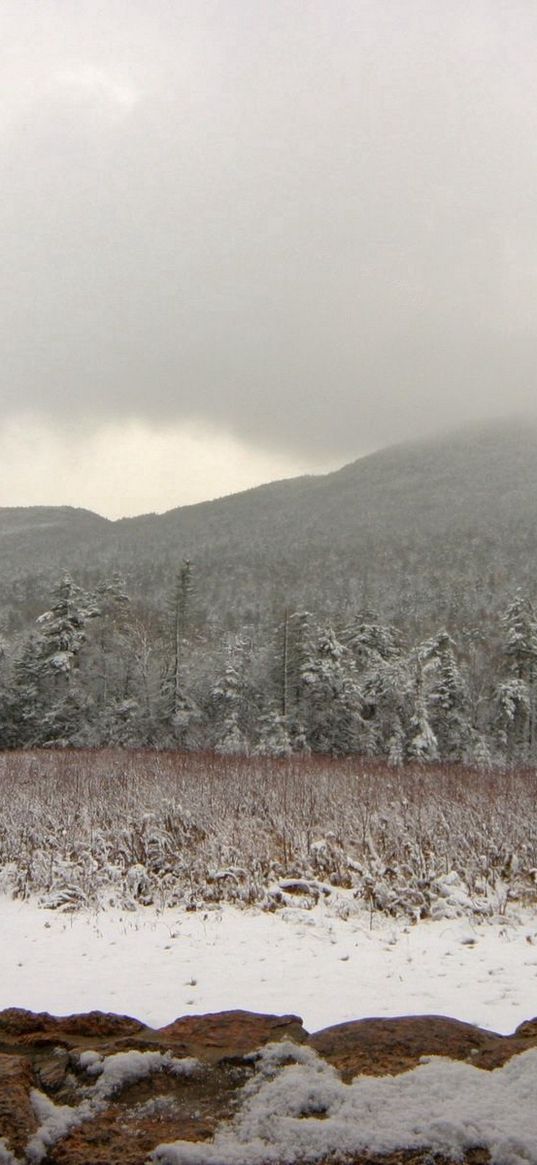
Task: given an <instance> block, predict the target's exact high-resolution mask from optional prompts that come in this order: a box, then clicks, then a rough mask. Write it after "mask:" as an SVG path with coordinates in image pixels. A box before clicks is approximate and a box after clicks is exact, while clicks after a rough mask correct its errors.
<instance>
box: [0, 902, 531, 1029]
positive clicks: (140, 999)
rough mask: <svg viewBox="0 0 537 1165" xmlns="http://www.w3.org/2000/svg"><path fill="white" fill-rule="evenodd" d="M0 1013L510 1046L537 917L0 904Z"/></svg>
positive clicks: (524, 1008)
mask: <svg viewBox="0 0 537 1165" xmlns="http://www.w3.org/2000/svg"><path fill="white" fill-rule="evenodd" d="M0 934H1V948H2V975H1V978H0V1008H3V1007H15V1006H16V1007H25V1008H29V1009H31V1010H34V1011H50V1012H52V1013H53V1014H58V1015H62V1014H63V1015H65V1014H69V1013H71V1012H82V1011H88V1010H91V1009H94V1008H98V1009H101V1010H103V1011H116V1012H122V1013H128V1014H130V1015H133V1016H136V1017H137V1018H139V1019H141V1020H143V1021H145V1022H147V1023H148V1024H150V1025H151V1026H154V1027H159V1026H162V1025H164V1024H166V1023H168V1022H170V1021H171V1020H173V1019H175V1018H176V1017H177V1016H180V1015H185V1014H189V1013H190V1014H201V1013H203V1012H208V1011H219V1010H224V1009H228V1008H237V1007H240V1008H245V1009H248V1010H252V1011H264V1012H271V1013H285V1012H294V1013H296V1014H298V1015H301V1016H302V1017H303V1020H304V1024H305V1026H306V1028H307V1029H308V1030H309V1031H315V1030H318V1029H320V1028H323V1027H326V1026H328V1025H330V1024H335V1023H340V1022H342V1021H344V1020H351V1019H359V1018H361V1017H364V1016H385V1015H410V1014H443V1015H450V1016H453V1017H455V1018H457V1019H462V1020H467V1021H469V1022H471V1023H475V1024H479V1025H480V1026H482V1027H487V1028H491V1029H493V1030H495V1031H499V1032H505V1033H508V1032H511V1031H513V1030H514V1028H515V1027H516V1026H517V1025H518V1024H519V1023H521V1021H522V1020H524V1019H528V1018H530V1017H533V1016H535V1015H537V916H536V915H535V914H534V913H529V912H526V913H525V914H524V913H522V912H521V913H519V914H518V916H517V917H516V918H515V917H514V916H512V917H510V918H506V919H502V920H499V921H498V920H497V921H496V922H490V921H486V922H481V923H479V924H477V923H473V922H471V921H468V920H460V919H459V920H457V919H453V920H442V921H436V922H420V923H418V924H417V925H415V926H410V925H408V924H405V922H404V921H398V922H388V921H386V920H385V919H382V918H381V917H379V916H375V917H374V918H373V927H372V929H371V930H370V929H369V918H368V916H367V915H366V914H360V915H355V916H353V917H351V918H349V919H347V920H344V919H342V918H339V917H337V916H335V915H333V914H332V913H331V912H330V910H329V909H328V908H327V907H326V906H325V905H323V903H319V905H318V906H317V907H316V908H315V909H314V910H312V911H304V910H298V909H297V910H294V909H293V910H289V909H288V910H284V911H281V912H279V913H275V914H270V913H263V912H261V911H257V910H255V909H243V910H239V909H237V908H234V907H231V906H225V907H222V908H219V909H214V910H207V911H199V912H195V913H188V912H182V911H180V910H177V909H173V910H167V911H164V912H160V913H159V912H157V911H156V910H154V909H153V908H147V909H140V910H139V911H137V912H133V913H128V912H125V911H119V910H108V911H106V912H105V913H99V914H94V913H76V914H61V913H58V912H57V911H50V910H43V909H40V908H39V907H38V906H37V904H34V903H32V902H21V901H16V900H11V899H9V898H7V897H5V898H2V899H0Z"/></svg>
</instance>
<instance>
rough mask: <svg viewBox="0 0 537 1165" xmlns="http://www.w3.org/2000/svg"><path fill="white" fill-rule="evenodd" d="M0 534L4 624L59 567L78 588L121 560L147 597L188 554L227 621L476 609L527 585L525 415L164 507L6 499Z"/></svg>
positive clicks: (209, 605)
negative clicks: (126, 515)
mask: <svg viewBox="0 0 537 1165" xmlns="http://www.w3.org/2000/svg"><path fill="white" fill-rule="evenodd" d="M0 546H1V549H2V557H1V564H0V583H1V585H2V589H3V598H2V603H1V606H2V608H3V610H4V612H5V613H6V612H7V611H8V610H10V611H11V616H12V617H13V618H15V619H17V620H18V614H17V612H18V611H20V610H21V608H26V611H27V612H28V613H29V612H30V610H31V609H32V608H33V607H34V606H35V608H36V609H37V608H38V607H39V606H40V605H41V604H42V603H43V602H44V601H46V593H47V588H49V586H50V584H51V582H52V581H53V580H55V579H57V578H58V577H59V576H60V575H61V574H62V573H64V572H66V571H68V572H70V573H72V574H73V575H74V576H75V577H76V578H77V581H80V582H81V583H83V584H87V583H90V582H93V581H95V580H96V579H97V578H99V577H100V576H102V575H106V574H110V573H111V572H114V571H115V572H119V573H121V574H122V575H123V576H125V579H126V585H127V589H128V591H129V593H130V594H131V595H132V596H133V597H136V598H141V597H143V600H144V602H145V603H146V604H149V606H151V607H155V608H158V607H159V606H160V605H161V603H162V601H163V599H164V597H165V595H166V593H167V592H168V591H169V588H170V587H172V586H173V579H174V577H175V574H176V572H177V569H178V567H179V565H180V564H181V562H182V561H183V560H184V559H185V558H188V559H190V560H191V561H192V562H193V563H194V566H195V573H196V585H197V588H198V600H199V602H200V604H201V606H202V607H203V609H204V611H205V614H209V613H211V612H212V613H213V615H216V617H218V618H222V619H224V620H226V621H227V622H228V624H230V625H233V623H234V622H237V623H239V622H241V621H244V620H245V619H246V620H254V621H257V620H263V619H264V618H265V617H267V616H268V615H269V614H270V615H271V616H272V614H273V613H274V612H277V611H278V610H281V609H283V607H293V606H304V605H305V606H308V607H313V608H314V609H316V610H324V611H326V612H327V613H331V612H334V611H341V609H342V608H343V610H344V611H348V610H350V609H352V608H356V607H359V606H364V605H366V606H372V607H374V608H375V609H376V610H378V611H379V612H380V613H381V614H382V615H383V616H384V617H385V618H390V619H394V620H399V621H402V622H410V623H415V622H416V621H418V622H419V621H423V620H424V621H425V622H427V621H428V620H430V619H432V620H435V621H438V620H439V619H440V620H442V621H444V622H446V621H447V622H449V621H450V620H452V619H454V618H455V619H457V620H460V619H461V618H464V617H466V616H467V617H471V618H473V617H475V616H476V615H478V614H479V613H480V612H481V613H482V612H486V611H489V610H490V609H494V608H495V607H496V606H497V604H498V603H499V602H501V601H502V599H503V597H504V596H505V595H506V594H507V593H508V592H509V591H510V590H511V589H512V588H513V587H515V586H517V585H520V586H524V587H526V588H529V590H530V591H532V590H533V578H534V576H535V571H536V568H537V425H535V424H534V423H528V424H526V423H524V422H522V421H517V422H511V423H509V424H505V423H502V424H499V423H496V422H495V423H491V424H489V425H482V426H479V427H478V426H474V427H471V428H468V429H465V430H463V431H460V432H455V433H451V434H449V435H447V436H439V437H437V438H436V439H433V440H420V441H416V442H415V443H407V444H402V445H397V446H393V447H391V448H387V449H384V450H381V451H380V452H377V453H374V454H372V455H369V456H367V457H363V458H360V459H359V460H357V461H355V462H353V463H352V464H349V465H347V466H345V467H344V468H343V469H340V470H338V471H336V472H333V473H329V474H326V475H324V476H319V477H301V478H296V479H294V480H291V481H282V482H274V483H271V484H269V485H265V486H261V487H258V488H256V489H251V490H247V491H245V492H244V493H240V494H234V495H231V496H229V497H224V498H222V499H219V500H216V501H210V502H204V503H201V504H198V505H195V506H186V507H180V508H177V509H174V510H170V511H169V512H167V513H165V514H162V515H158V514H147V515H142V516H140V517H137V518H130V519H122V520H119V521H115V522H113V521H109V520H107V519H105V518H101V517H100V516H98V515H96V514H93V513H91V512H89V511H87V510H77V509H72V508H69V507H35V506H32V507H28V508H20V509H10V508H3V509H0Z"/></svg>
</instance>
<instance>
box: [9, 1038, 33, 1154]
mask: <svg viewBox="0 0 537 1165" xmlns="http://www.w3.org/2000/svg"><path fill="white" fill-rule="evenodd" d="M35 1083H36V1082H35V1077H34V1072H33V1069H32V1065H31V1063H30V1061H29V1060H28V1059H26V1058H25V1057H24V1056H5V1055H2V1054H0V1138H2V1139H3V1140H4V1141H5V1143H6V1145H7V1146H8V1147H9V1148H10V1149H11V1150H12V1151H13V1152H14V1153H17V1154H19V1153H22V1151H23V1149H24V1146H25V1145H26V1143H27V1141H28V1139H29V1138H30V1137H31V1136H32V1134H33V1133H34V1132H35V1130H36V1129H37V1120H36V1117H35V1113H34V1110H33V1108H32V1105H31V1102H30V1090H31V1089H32V1088H34V1087H35Z"/></svg>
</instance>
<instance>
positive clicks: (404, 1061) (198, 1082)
mask: <svg viewBox="0 0 537 1165" xmlns="http://www.w3.org/2000/svg"><path fill="white" fill-rule="evenodd" d="M282 1040H285V1041H290V1042H291V1043H295V1044H299V1045H303V1044H307V1045H309V1046H311V1047H312V1048H313V1049H314V1050H315V1051H316V1052H317V1053H318V1054H319V1055H320V1056H322V1057H323V1058H324V1059H326V1060H327V1061H328V1062H330V1063H331V1064H333V1065H334V1067H335V1068H337V1070H338V1071H339V1072H340V1073H341V1075H342V1077H343V1079H344V1080H350V1079H352V1078H353V1077H354V1076H356V1075H358V1074H366V1075H367V1074H369V1075H387V1074H391V1075H395V1074H398V1073H401V1072H403V1071H406V1070H408V1069H409V1068H412V1067H414V1066H415V1065H417V1064H418V1063H419V1062H420V1060H421V1059H422V1057H424V1056H431V1055H441V1056H448V1057H449V1058H451V1059H454V1060H464V1061H466V1062H468V1063H471V1064H472V1065H474V1066H477V1067H480V1068H484V1069H493V1068H497V1067H499V1066H500V1065H502V1064H504V1063H505V1062H506V1061H507V1060H508V1059H509V1058H510V1057H512V1056H513V1055H516V1054H517V1053H519V1052H521V1051H525V1050H527V1049H528V1048H529V1047H533V1046H537V1020H531V1021H528V1022H526V1023H524V1024H522V1025H521V1026H520V1028H518V1029H517V1031H516V1032H515V1033H514V1035H512V1036H501V1035H496V1034H495V1033H493V1032H488V1031H483V1030H481V1029H479V1028H476V1027H472V1026H471V1025H470V1024H465V1023H460V1022H458V1021H456V1020H452V1019H446V1018H443V1017H439V1016H425V1017H421V1016H420V1017H404V1018H400V1019H366V1020H359V1021H357V1022H355V1023H346V1024H339V1025H338V1026H336V1027H332V1028H328V1029H326V1030H325V1031H322V1032H317V1033H315V1034H314V1035H308V1033H307V1032H306V1031H305V1030H304V1027H303V1025H302V1022H301V1020H300V1019H299V1018H298V1017H297V1016H292V1015H288V1016H267V1015H253V1014H251V1013H248V1012H244V1011H232V1012H224V1013H221V1014H217V1015H206V1016H194V1017H185V1018H180V1019H177V1020H176V1021H175V1022H174V1023H172V1024H169V1025H167V1026H166V1027H164V1028H161V1029H159V1030H154V1029H152V1028H148V1027H146V1026H144V1025H143V1024H142V1023H140V1022H138V1021H137V1020H135V1019H131V1018H129V1017H126V1016H111V1015H103V1014H101V1013H100V1012H92V1013H90V1014H88V1015H76V1016H68V1017H62V1018H56V1017H53V1016H50V1015H47V1014H46V1013H43V1014H39V1015H34V1014H32V1013H31V1012H27V1011H21V1010H18V1009H9V1010H7V1011H3V1012H0V1163H1V1165H4V1162H6V1165H7V1163H9V1165H13V1162H27V1161H43V1162H47V1163H50V1165H53V1163H54V1165H144V1163H145V1162H146V1161H147V1160H148V1157H149V1155H150V1153H151V1152H152V1150H153V1149H154V1148H155V1147H156V1146H157V1145H159V1144H162V1143H169V1142H172V1141H175V1140H185V1141H197V1142H200V1141H204V1140H209V1139H210V1138H211V1137H212V1135H213V1134H214V1132H215V1130H216V1129H217V1127H218V1126H219V1125H220V1124H221V1122H223V1121H225V1120H228V1119H229V1118H231V1117H232V1116H233V1115H234V1114H235V1113H236V1111H237V1109H238V1106H239V1104H240V1101H241V1089H242V1086H243V1085H244V1084H245V1083H246V1082H247V1081H248V1080H249V1079H250V1078H251V1076H252V1074H253V1072H254V1064H253V1057H252V1053H254V1052H255V1051H256V1050H257V1049H259V1048H261V1047H262V1046H264V1045H266V1044H269V1043H274V1042H280V1041H282ZM129 1053H132V1055H129ZM426 1156H427V1154H426V1153H425V1152H423V1153H421V1152H418V1153H416V1152H415V1151H414V1152H408V1151H406V1150H405V1149H404V1148H403V1146H402V1147H401V1152H400V1153H398V1154H395V1155H394V1154H392V1155H391V1156H390V1157H389V1158H388V1157H385V1158H383V1159H382V1161H383V1165H418V1163H419V1162H422V1161H424V1160H425V1159H426ZM375 1160H376V1159H375V1158H372V1157H371V1156H368V1157H367V1162H368V1165H373V1162H374V1161H375ZM435 1160H436V1161H437V1162H438V1165H440V1159H439V1158H438V1156H437V1157H436V1158H435ZM466 1160H467V1162H468V1165H470V1163H471V1165H483V1163H484V1162H486V1161H487V1160H488V1157H487V1154H486V1153H483V1152H481V1151H480V1150H475V1151H472V1152H471V1153H470V1154H469V1155H468V1156H467V1158H466ZM365 1161H366V1158H365V1157H364V1158H361V1159H360V1160H358V1159H355V1161H354V1162H353V1165H362V1162H365ZM316 1165H320V1163H319V1162H316Z"/></svg>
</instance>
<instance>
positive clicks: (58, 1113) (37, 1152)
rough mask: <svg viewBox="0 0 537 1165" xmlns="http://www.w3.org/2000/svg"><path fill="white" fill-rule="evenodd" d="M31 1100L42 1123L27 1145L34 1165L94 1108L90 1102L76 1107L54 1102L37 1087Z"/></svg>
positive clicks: (27, 1156)
mask: <svg viewBox="0 0 537 1165" xmlns="http://www.w3.org/2000/svg"><path fill="white" fill-rule="evenodd" d="M31 1101H32V1105H33V1107H34V1111H35V1113H36V1116H37V1118H38V1120H39V1122H40V1124H39V1128H38V1129H37V1132H35V1133H34V1135H33V1137H31V1139H30V1140H29V1142H28V1144H27V1146H26V1152H25V1156H26V1158H27V1160H28V1161H31V1162H32V1165H39V1162H40V1161H43V1160H44V1159H45V1157H46V1155H47V1150H48V1149H49V1148H50V1146H51V1145H54V1144H56V1141H61V1140H62V1138H63V1137H65V1136H67V1134H68V1133H70V1132H71V1130H72V1129H74V1128H77V1127H78V1125H81V1124H82V1123H83V1122H84V1121H86V1120H90V1119H91V1117H92V1116H93V1111H94V1110H93V1109H92V1107H91V1105H90V1104H88V1103H83V1104H79V1105H77V1106H76V1108H71V1106H70V1105H67V1104H54V1101H52V1100H51V1099H50V1097H49V1096H45V1093H44V1092H38V1091H37V1089H34V1090H33V1091H32V1093H31ZM0 1160H1V1158H0Z"/></svg>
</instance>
